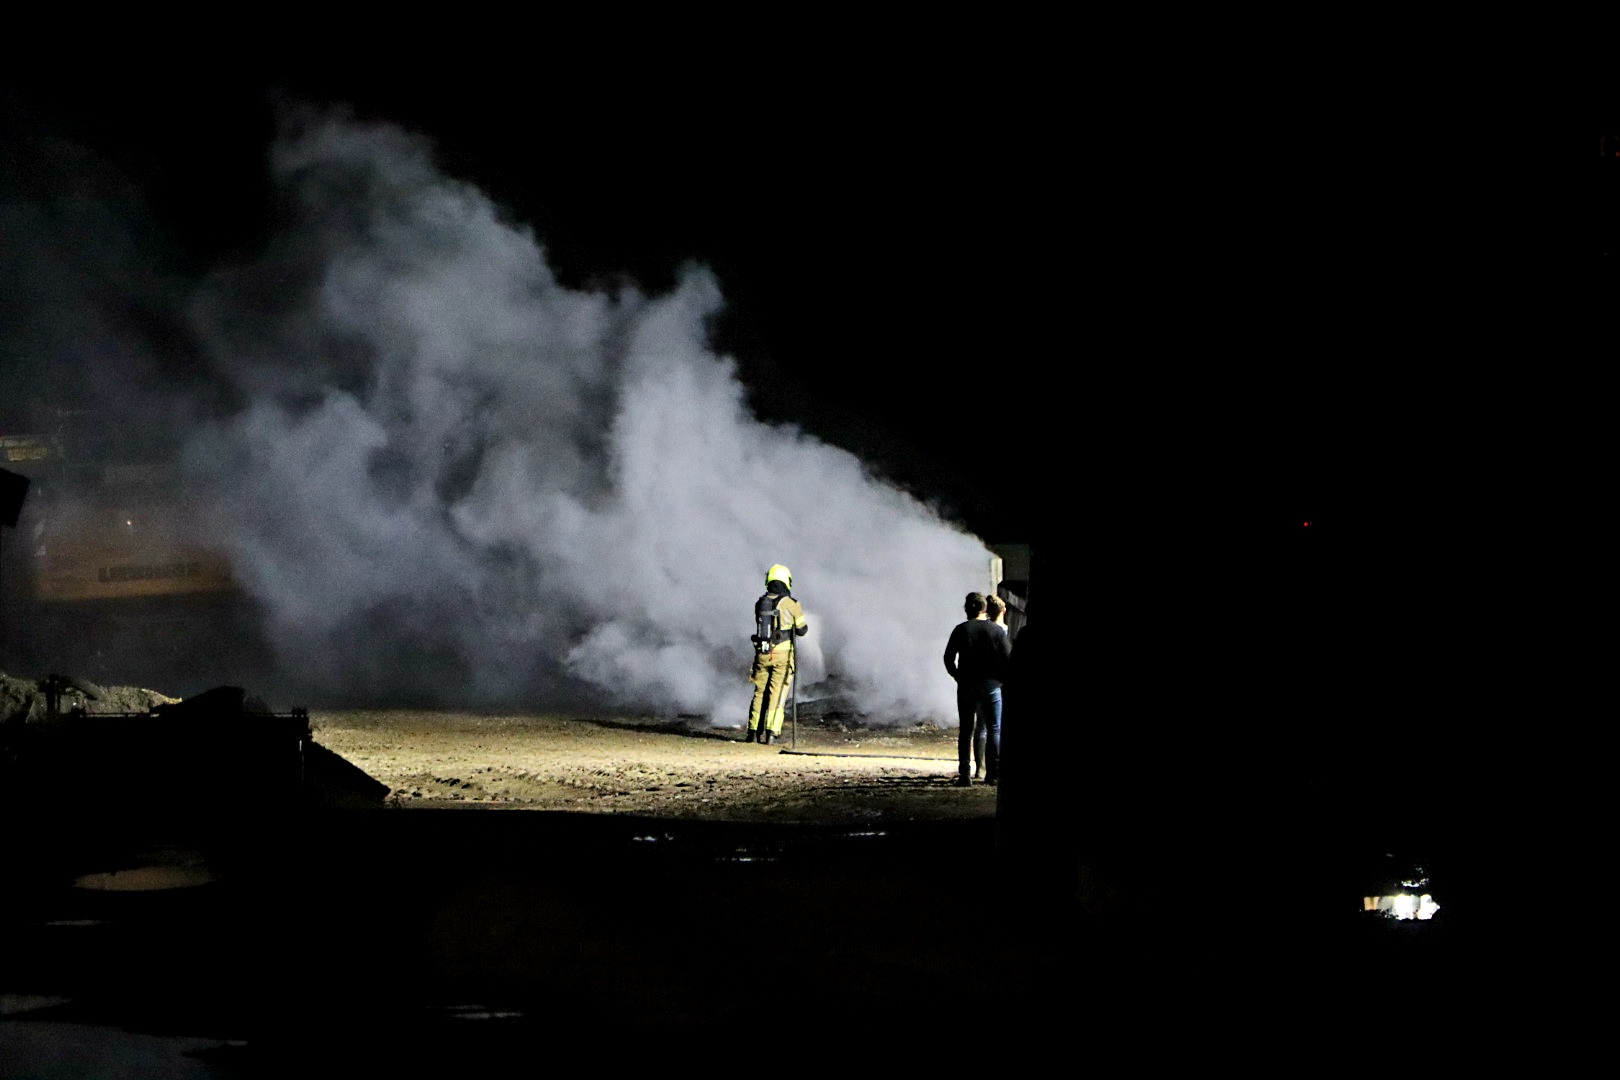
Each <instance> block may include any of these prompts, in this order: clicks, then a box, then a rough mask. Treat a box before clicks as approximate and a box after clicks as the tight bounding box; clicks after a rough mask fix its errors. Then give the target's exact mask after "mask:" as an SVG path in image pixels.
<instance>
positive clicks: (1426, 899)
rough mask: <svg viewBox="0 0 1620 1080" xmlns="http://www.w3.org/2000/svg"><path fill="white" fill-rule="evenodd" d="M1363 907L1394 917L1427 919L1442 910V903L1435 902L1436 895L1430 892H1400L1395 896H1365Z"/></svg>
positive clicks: (1364, 909) (1363, 908)
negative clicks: (1415, 893) (1433, 895)
mask: <svg viewBox="0 0 1620 1080" xmlns="http://www.w3.org/2000/svg"><path fill="white" fill-rule="evenodd" d="M1361 909H1362V910H1363V911H1373V912H1377V913H1378V914H1380V915H1384V916H1387V917H1389V918H1392V919H1403V920H1404V919H1417V920H1420V921H1427V920H1429V919H1432V918H1434V913H1435V912H1437V911H1439V910H1440V905H1439V904H1437V903H1435V902H1434V897H1432V896H1430V895H1429V894H1428V893H1423V894H1421V895H1414V894H1412V893H1399V894H1397V895H1395V896H1364V897H1362V900H1361Z"/></svg>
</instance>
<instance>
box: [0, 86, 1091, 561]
mask: <svg viewBox="0 0 1620 1080" xmlns="http://www.w3.org/2000/svg"><path fill="white" fill-rule="evenodd" d="M677 67H678V66H671V67H670V68H667V69H665V70H664V74H665V76H667V78H668V82H667V84H660V82H659V80H657V79H644V80H642V81H639V82H631V83H628V84H616V83H615V82H614V80H613V79H611V78H609V77H608V76H607V74H606V73H602V74H601V75H600V77H599V81H598V82H597V83H596V84H595V85H592V84H591V83H589V82H582V81H581V79H580V78H579V77H578V76H577V75H570V76H552V77H550V78H547V77H545V76H540V77H536V78H530V77H527V76H492V77H489V78H486V79H483V80H478V79H466V78H462V77H454V78H452V77H439V78H434V77H432V76H431V75H429V76H424V75H421V74H418V73H414V72H413V73H411V74H410V75H409V76H403V75H399V74H394V75H392V76H389V77H382V78H361V77H359V76H357V75H355V74H353V73H350V74H346V75H318V74H317V75H304V76H298V77H292V78H285V77H276V76H270V75H266V74H264V73H262V72H256V71H251V70H249V71H242V72H218V73H216V74H215V75H213V76H211V77H208V78H201V79H198V78H193V77H190V76H189V75H184V74H177V73H170V74H169V75H168V76H162V75H159V76H158V77H157V78H155V79H148V80H134V81H130V82H128V83H125V84H123V85H118V86H116V87H114V86H112V85H109V84H108V83H107V82H104V81H89V82H87V81H84V80H83V79H82V78H80V77H79V76H78V75H77V74H76V73H65V72H58V73H56V74H54V75H50V76H42V77H40V78H37V79H34V80H32V81H28V82H23V83H15V84H13V85H12V86H10V87H8V88H7V89H6V91H5V96H4V97H3V98H0V101H3V103H4V115H5V119H6V122H7V127H8V128H9V129H10V131H11V133H12V138H13V139H19V137H20V139H21V140H26V139H27V138H30V137H44V138H52V139H65V140H70V141H72V142H76V143H79V144H82V145H84V146H86V147H88V148H90V149H91V150H93V151H94V152H95V153H96V154H97V155H98V156H99V157H101V158H102V159H103V160H105V161H106V162H108V163H110V165H111V166H112V167H113V169H114V170H116V172H118V173H121V174H122V175H123V176H124V177H127V179H128V180H129V181H130V182H131V183H132V184H134V185H135V186H136V187H137V188H138V189H139V191H140V192H141V198H142V200H143V202H144V204H145V206H146V208H147V210H148V211H149V212H150V213H151V215H152V217H153V218H154V219H155V223H156V229H157V232H158V233H159V234H160V235H161V236H162V237H163V239H164V246H165V249H166V250H165V251H164V254H165V255H166V256H167V257H168V258H169V259H171V260H172V264H173V267H174V268H180V269H182V270H183V269H184V268H188V267H189V268H193V269H195V268H200V267H204V266H207V265H208V264H210V263H211V262H214V261H217V260H219V259H222V258H230V257H233V256H245V255H247V254H250V253H252V252H253V251H254V250H255V249H256V248H257V247H258V246H259V245H262V243H263V242H264V240H265V237H266V235H267V233H268V230H269V229H270V227H271V224H272V222H273V219H274V214H275V208H274V205H273V203H274V196H273V193H272V192H271V190H270V189H269V187H268V183H267V181H266V179H265V156H266V153H267V150H268V146H269V143H270V140H271V138H272V136H273V133H274V129H275V124H276V110H277V108H278V103H279V102H286V101H296V102H313V103H317V104H328V103H333V104H340V105H342V106H345V107H347V108H350V109H352V110H353V111H354V112H355V113H356V114H357V115H358V116H360V117H361V118H367V119H377V120H387V121H392V122H395V123H398V124H400V125H402V126H405V127H407V128H409V129H411V130H414V131H418V132H422V133H425V134H427V135H429V136H430V137H431V138H432V139H433V140H434V141H435V143H436V145H437V147H438V155H439V161H440V164H441V167H442V168H444V169H445V171H447V172H448V173H450V174H451V175H454V176H457V177H459V178H462V179H466V180H469V181H471V182H473V183H474V184H476V185H477V186H479V187H480V188H481V189H483V190H485V191H486V192H488V193H489V194H490V195H491V196H492V197H493V198H494V199H495V200H496V201H497V202H498V203H499V204H500V205H502V206H503V207H505V208H506V209H507V210H508V211H509V213H510V214H511V215H512V216H513V217H514V218H516V219H518V220H520V221H523V222H526V223H528V224H530V225H531V226H532V227H533V228H534V230H535V232H536V233H537V235H538V236H539V238H540V239H541V241H542V243H543V244H544V245H545V247H546V249H547V252H548V257H549V258H550V260H551V262H552V263H553V265H554V266H555V268H556V269H557V270H558V272H559V273H560V274H561V275H562V277H563V279H564V280H565V281H566V282H568V283H570V284H603V283H612V282H614V281H617V280H622V279H624V278H627V277H628V278H630V279H633V280H635V281H636V282H638V283H640V284H641V285H642V286H643V287H646V288H651V289H661V288H665V287H668V285H669V284H670V283H671V282H672V281H673V277H674V273H675V271H676V269H677V268H678V267H679V266H681V265H682V264H683V263H686V262H690V261H697V262H701V263H704V264H707V265H709V266H710V267H712V268H713V269H714V270H715V271H716V273H717V274H718V275H719V277H720V280H721V283H722V288H723V290H724V293H725V295H726V297H727V299H728V305H729V306H728V310H727V313H726V315H725V316H723V318H722V320H721V322H720V323H719V325H717V326H716V327H715V334H716V340H717V344H718V345H719V347H720V348H721V349H722V350H723V351H726V352H728V353H730V354H731V355H733V356H735V357H736V358H737V360H738V362H739V364H740V365H741V371H742V375H743V379H744V382H745V384H746V385H747V386H748V387H749V388H750V395H751V401H752V404H753V406H754V408H755V410H756V411H757V412H758V413H759V414H760V415H762V416H763V417H765V418H767V419H771V420H782V421H792V422H795V423H799V424H802V425H803V426H804V427H806V428H807V429H809V430H811V431H813V432H815V433H818V434H821V435H823V436H824V437H826V438H828V439H829V440H831V441H833V442H835V443H838V444H840V445H844V446H846V447H847V448H849V449H852V450H855V451H857V452H858V453H860V454H862V456H863V457H865V458H867V459H868V460H869V461H871V462H872V463H874V464H875V465H876V466H877V467H878V468H879V469H880V470H882V471H884V472H886V473H888V474H889V475H891V476H892V477H893V478H895V479H897V480H899V481H900V482H901V483H902V484H904V485H905V486H907V487H908V488H910V489H912V490H913V491H915V492H917V493H919V494H922V495H924V496H926V497H929V498H933V499H938V500H940V501H942V503H943V504H944V505H945V506H946V507H948V508H949V509H950V510H951V511H952V512H953V513H954V514H955V515H957V516H959V517H961V518H963V519H965V520H966V521H967V522H968V523H969V524H970V525H972V526H974V527H975V528H977V529H978V530H979V531H981V532H984V533H986V534H987V535H994V536H995V537H997V538H1000V539H1023V538H1026V537H1027V534H1028V533H1029V532H1030V529H1031V527H1032V526H1031V525H1030V523H1029V520H1028V515H1027V513H1026V512H1025V511H1024V509H1023V506H1024V502H1025V500H1024V498H1023V494H1024V493H1023V492H1022V491H1019V490H1017V488H1018V484H1017V483H1016V482H1014V481H1010V480H1009V475H1010V474H1009V473H1008V471H1007V470H1005V469H1004V468H1003V467H1002V464H1001V462H1000V461H998V460H997V459H998V454H997V452H996V450H995V448H994V444H993V443H992V442H990V441H988V440H985V441H981V442H980V443H978V444H975V443H974V442H973V441H971V440H970V439H969V438H968V437H967V436H966V432H967V431H968V430H969V429H971V428H972V427H974V426H976V424H978V423H979V422H978V421H976V420H975V419H974V418H973V415H972V414H973V413H974V412H975V411H977V412H979V413H980V414H988V413H989V412H991V411H995V412H999V413H1000V414H1001V415H1002V417H1003V418H1004V419H1003V422H1002V426H1001V428H1000V434H1001V436H1002V440H1001V442H1002V445H1003V446H1007V445H1012V444H1013V443H1015V442H1016V441H1018V440H1020V439H1021V438H1024V437H1026V434H1027V433H1026V430H1025V429H1026V424H1025V423H1023V422H1021V418H1022V417H1023V415H1024V414H1025V412H1026V411H1027V410H1028V409H1029V407H1030V402H1029V399H1030V379H1031V377H1032V376H1034V375H1036V374H1037V373H1040V372H1045V371H1057V370H1061V369H1062V368H1063V367H1064V366H1066V365H1069V364H1072V363H1074V361H1075V359H1076V358H1077V356H1078V345H1079V343H1078V342H1077V341H1075V340H1073V339H1072V338H1066V339H1060V340H1056V341H1054V340H1052V339H1051V338H1042V337H1038V336H1037V333H1038V332H1049V331H1050V329H1051V326H1050V325H1049V324H1050V322H1051V320H1052V319H1053V316H1054V314H1056V313H1054V312H1053V311H1052V310H1051V304H1052V303H1053V301H1054V300H1056V299H1057V297H1058V290H1057V289H1055V288H1054V283H1053V282H1051V281H1050V280H1045V279H1044V277H1043V275H1045V274H1046V273H1047V270H1046V268H1045V265H1044V264H1045V261H1046V256H1045V254H1044V253H1043V252H1042V251H1041V249H1042V248H1043V247H1044V246H1045V245H1047V244H1049V243H1051V238H1052V237H1053V236H1054V235H1055V234H1054V233H1053V232H1051V231H1049V230H1050V223H1048V222H1046V221H1044V220H1040V221H1037V220H1036V219H1037V217H1038V214H1037V212H1036V208H1035V207H1034V206H1032V205H1028V204H1022V205H1021V204H1020V201H1019V200H1023V199H1025V198H1026V197H1027V196H1028V194H1029V191H1028V185H1027V182H1026V173H1025V171H1024V170H1022V169H1020V168H1019V167H1018V165H1017V157H1018V156H1019V155H1020V154H1022V153H1025V152H1026V151H1025V150H1020V149H1019V148H1018V147H1016V146H1013V145H1010V136H1009V133H1008V132H1007V131H1005V130H1004V124H1003V122H1002V121H1001V120H1000V119H998V118H994V117H992V116H990V115H988V114H987V113H986V112H985V110H984V108H983V104H984V103H983V102H982V101H981V102H979V107H977V108H974V107H970V106H969V103H967V102H965V101H964V102H962V103H961V104H962V107H961V108H955V107H953V102H952V101H951V100H950V97H951V96H952V95H951V94H947V95H946V96H945V97H944V98H943V99H941V100H929V101H927V102H926V103H925V102H923V101H922V100H921V99H919V98H918V97H917V96H916V93H915V91H914V90H906V89H905V88H903V87H885V86H881V85H876V84H875V83H874V81H873V80H876V81H879V82H881V81H883V80H882V79H881V78H880V77H879V76H876V75H874V74H872V73H871V72H865V73H863V72H859V71H856V72H853V73H852V79H851V80H850V81H847V82H845V83H843V84H839V85H836V86H833V87H830V88H829V87H826V86H822V87H818V86H817V85H815V84H808V83H794V82H786V83H784V82H782V81H781V80H776V81H775V82H774V83H773V84H769V85H764V86H761V87H760V88H759V90H758V92H757V93H747V92H742V91H741V88H740V87H739V86H738V84H737V82H736V81H735V80H736V73H734V72H733V73H730V74H729V75H727V76H725V77H721V76H719V75H715V74H712V73H711V74H709V75H703V74H701V73H700V74H698V75H696V76H694V75H693V74H692V73H691V72H680V71H678V70H677ZM962 95H963V96H966V91H962ZM13 145H21V142H20V141H18V142H14V143H13ZM20 159H21V160H26V158H25V157H21V156H20ZM14 160H17V159H14ZM23 183H25V184H26V183H27V180H26V178H25V179H24V180H23ZM1039 213H1045V210H1044V209H1041V210H1040V211H1039ZM1065 302H1072V298H1071V299H1070V300H1068V301H1065ZM1059 318H1060V319H1061V318H1062V316H1059Z"/></svg>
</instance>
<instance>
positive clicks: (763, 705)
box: [748, 644, 794, 735]
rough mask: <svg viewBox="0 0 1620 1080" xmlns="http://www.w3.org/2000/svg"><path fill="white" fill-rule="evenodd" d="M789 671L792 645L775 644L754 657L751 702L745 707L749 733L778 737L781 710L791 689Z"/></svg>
mask: <svg viewBox="0 0 1620 1080" xmlns="http://www.w3.org/2000/svg"><path fill="white" fill-rule="evenodd" d="M793 671H794V665H793V646H792V645H786V644H784V645H778V646H776V648H774V649H772V650H771V651H770V652H768V653H758V654H756V655H755V656H754V670H753V673H752V674H751V675H750V676H749V678H750V679H751V680H752V682H753V684H754V703H753V704H752V705H750V706H749V707H748V730H749V731H760V730H764V731H769V732H770V733H771V734H772V735H780V734H782V710H783V709H784V708H786V706H787V700H788V694H789V693H790V692H791V691H792V689H793ZM761 724H763V725H764V726H763V728H762V727H761Z"/></svg>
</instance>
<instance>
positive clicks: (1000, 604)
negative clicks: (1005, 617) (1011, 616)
mask: <svg viewBox="0 0 1620 1080" xmlns="http://www.w3.org/2000/svg"><path fill="white" fill-rule="evenodd" d="M984 609H985V611H987V612H989V613H990V619H991V621H992V622H994V621H995V620H996V619H997V618H998V617H1000V615H1001V613H1002V612H1003V611H1006V610H1007V601H1005V600H1003V599H1002V598H1001V597H999V596H987V597H985V598H984Z"/></svg>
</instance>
